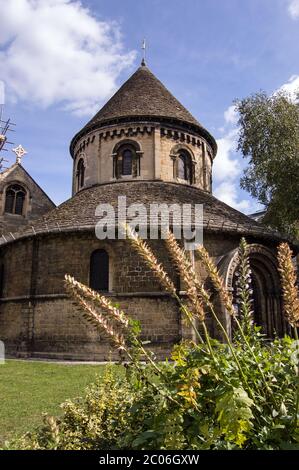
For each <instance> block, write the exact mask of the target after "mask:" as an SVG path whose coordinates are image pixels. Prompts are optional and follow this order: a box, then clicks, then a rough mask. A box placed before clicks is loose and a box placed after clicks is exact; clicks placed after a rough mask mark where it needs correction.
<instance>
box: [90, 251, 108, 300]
mask: <svg viewBox="0 0 299 470" xmlns="http://www.w3.org/2000/svg"><path fill="white" fill-rule="evenodd" d="M89 285H90V287H91V289H93V290H95V291H98V292H108V291H109V255H108V253H107V251H106V250H95V251H93V252H92V254H91V256H90V276H89Z"/></svg>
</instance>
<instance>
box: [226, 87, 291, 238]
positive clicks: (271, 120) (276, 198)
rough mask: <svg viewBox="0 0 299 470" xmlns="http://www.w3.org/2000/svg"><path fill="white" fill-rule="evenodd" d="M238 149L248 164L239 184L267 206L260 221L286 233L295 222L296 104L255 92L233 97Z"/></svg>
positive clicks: (280, 96) (279, 96)
mask: <svg viewBox="0 0 299 470" xmlns="http://www.w3.org/2000/svg"><path fill="white" fill-rule="evenodd" d="M235 104H236V110H237V111H238V113H239V121H238V124H239V129H240V130H239V140H238V150H240V151H241V152H242V154H243V156H244V157H245V158H248V160H249V163H248V166H247V168H246V169H245V171H244V175H243V177H242V179H241V187H242V188H243V189H245V190H247V191H248V192H249V193H250V194H251V195H252V196H253V197H255V198H257V199H258V201H259V202H260V203H261V204H263V205H264V206H265V208H266V210H267V212H266V216H265V218H264V222H265V223H267V224H269V225H271V226H273V227H275V228H277V229H278V230H282V231H285V232H289V233H293V234H294V233H295V232H296V231H297V232H298V222H299V106H298V103H296V102H294V101H293V100H292V99H291V97H290V96H289V95H287V94H286V93H284V92H281V91H280V92H278V93H276V94H273V95H271V96H268V95H267V94H266V93H265V92H259V93H256V94H254V95H251V96H249V97H247V98H244V99H242V100H238V101H236V103H235Z"/></svg>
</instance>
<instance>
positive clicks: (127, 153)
mask: <svg viewBox="0 0 299 470" xmlns="http://www.w3.org/2000/svg"><path fill="white" fill-rule="evenodd" d="M122 157H123V158H122V163H123V164H122V174H123V175H124V176H126V175H131V174H132V163H133V155H132V151H131V150H129V149H126V150H124V152H123V154H122Z"/></svg>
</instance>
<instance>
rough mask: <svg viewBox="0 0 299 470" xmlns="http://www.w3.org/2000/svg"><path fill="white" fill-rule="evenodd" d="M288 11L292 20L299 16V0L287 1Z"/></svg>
mask: <svg viewBox="0 0 299 470" xmlns="http://www.w3.org/2000/svg"><path fill="white" fill-rule="evenodd" d="M288 12H289V15H290V16H291V17H292V18H293V19H294V20H296V19H297V18H299V0H290V1H289V6H288Z"/></svg>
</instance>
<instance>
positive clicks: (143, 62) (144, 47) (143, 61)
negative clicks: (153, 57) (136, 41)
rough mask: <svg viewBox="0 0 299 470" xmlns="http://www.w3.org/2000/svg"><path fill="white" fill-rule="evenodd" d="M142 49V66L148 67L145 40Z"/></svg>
mask: <svg viewBox="0 0 299 470" xmlns="http://www.w3.org/2000/svg"><path fill="white" fill-rule="evenodd" d="M141 49H142V50H143V57H142V61H141V65H143V66H145V65H146V62H145V52H146V42H145V39H143V41H142V46H141Z"/></svg>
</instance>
